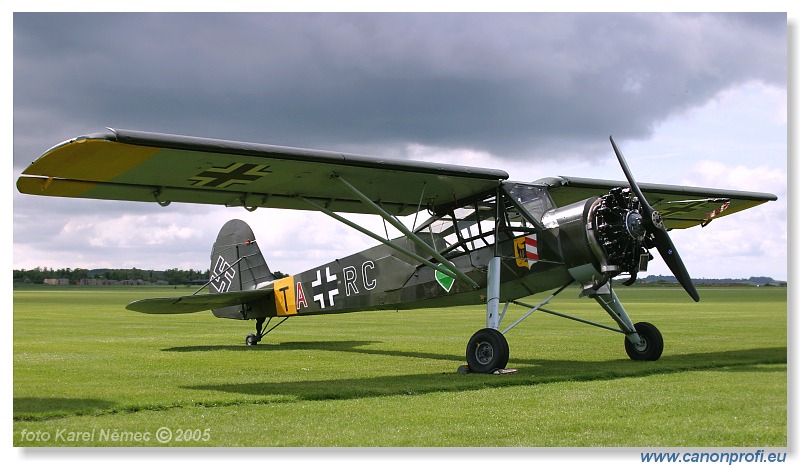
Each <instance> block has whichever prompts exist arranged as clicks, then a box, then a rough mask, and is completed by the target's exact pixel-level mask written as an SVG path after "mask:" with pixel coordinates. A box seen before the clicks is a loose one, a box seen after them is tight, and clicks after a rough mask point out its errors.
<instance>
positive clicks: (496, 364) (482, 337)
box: [467, 328, 508, 373]
mask: <svg viewBox="0 0 800 469" xmlns="http://www.w3.org/2000/svg"><path fill="white" fill-rule="evenodd" d="M506 364H508V341H506V337H505V336H504V335H503V334H502V333H501V332H500V331H498V330H497V329H489V328H486V329H481V330H479V331H478V332H476V333H475V334H473V335H472V337H471V338H470V339H469V343H468V344H467V365H469V369H470V371H472V372H474V373H491V372H492V371H494V370H496V369H498V368H505V366H506Z"/></svg>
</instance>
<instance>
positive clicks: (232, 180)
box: [189, 163, 272, 189]
mask: <svg viewBox="0 0 800 469" xmlns="http://www.w3.org/2000/svg"><path fill="white" fill-rule="evenodd" d="M267 168H269V166H267V165H264V164H252V163H231V164H229V165H228V166H225V167H218V166H212V167H211V168H209V169H207V170H205V171H203V172H202V173H200V174H198V175H197V176H194V177H191V178H189V180H190V181H194V182H193V183H192V185H193V186H203V187H217V188H219V189H225V188H227V187H228V186H231V185H233V184H242V185H245V184H248V183H250V182H252V181H256V180H258V179H261V178H262V177H264V176H266V175H267V174H269V173H271V172H272V171H268V170H267Z"/></svg>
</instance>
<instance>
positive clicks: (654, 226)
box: [608, 136, 700, 301]
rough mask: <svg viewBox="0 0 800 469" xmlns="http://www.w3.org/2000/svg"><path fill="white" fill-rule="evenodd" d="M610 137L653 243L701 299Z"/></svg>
mask: <svg viewBox="0 0 800 469" xmlns="http://www.w3.org/2000/svg"><path fill="white" fill-rule="evenodd" d="M608 138H609V140H611V146H612V147H613V148H614V154H616V155H617V160H618V161H619V165H620V166H621V167H622V172H623V173H625V178H626V179H627V180H628V184H630V186H631V190H632V191H633V193H634V194H636V197H638V198H639V204H640V205H641V208H642V212H643V213H642V215H643V217H642V218H643V222H644V225H645V227H646V228H647V231H648V232H649V233H650V234H651V235H652V237H653V241H654V243H653V244H655V247H656V249H658V253H659V254H661V258H662V259H664V262H665V263H666V264H667V267H669V270H670V271H672V274H673V275H674V276H675V278H676V279H677V280H678V282H679V283H680V284H681V286H683V289H684V290H686V293H688V294H689V296H691V297H692V299H693V300H694V301H700V295H698V294H697V289H696V288H695V287H694V283H692V277H691V276H690V275H689V272H688V271H687V270H686V266H685V265H684V264H683V260H681V256H680V254H678V250H677V249H676V248H675V245H674V244H673V243H672V239H670V237H669V234H668V233H667V230H666V228H664V225H663V224H662V223H661V221H660V219H661V216H660V215H659V214H658V213H657V212H655V210H653V207H651V206H650V203H648V202H647V199H646V198H645V197H644V194H643V193H642V190H641V189H639V185H638V184H636V180H635V179H634V178H633V172H632V171H631V169H630V168H629V167H628V163H627V162H626V161H625V157H624V156H622V152H621V151H619V148H617V144H616V142H614V137H613V136H609V137H608Z"/></svg>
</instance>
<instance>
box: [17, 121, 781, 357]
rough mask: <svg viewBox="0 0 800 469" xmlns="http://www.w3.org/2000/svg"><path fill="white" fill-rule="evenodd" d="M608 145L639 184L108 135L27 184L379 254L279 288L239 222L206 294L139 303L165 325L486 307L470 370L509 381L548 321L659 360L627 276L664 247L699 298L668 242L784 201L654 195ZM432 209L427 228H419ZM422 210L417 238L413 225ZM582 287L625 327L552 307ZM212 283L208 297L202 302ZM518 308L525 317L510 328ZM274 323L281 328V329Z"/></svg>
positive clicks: (226, 238) (42, 163) (65, 150)
mask: <svg viewBox="0 0 800 469" xmlns="http://www.w3.org/2000/svg"><path fill="white" fill-rule="evenodd" d="M609 139H610V142H611V146H612V149H613V151H614V153H615V155H616V158H617V160H618V162H619V165H620V167H621V169H622V173H623V174H624V176H625V181H608V180H600V179H587V178H576V177H563V176H560V177H550V178H543V179H539V180H537V181H534V182H530V183H528V182H515V181H509V175H508V174H507V173H506V172H505V171H501V170H496V169H487V168H476V167H466V166H457V165H445V164H437V163H429V162H417V161H405V160H391V159H381V158H375V157H367V156H362V155H354V154H346V153H338V152H331V151H320V150H308V149H301V148H292V147H283V146H275V145H265V144H256V143H246V142H236V141H228V140H217V139H208V138H199V137H188V136H179V135H168V134H160V133H151V132H142V131H131V130H114V129H110V128H109V129H107V131H106V132H102V133H98V134H90V135H85V136H80V137H77V138H73V139H70V140H68V141H66V142H63V143H60V144H58V145H56V146H54V147H53V148H51V149H50V150H48V151H47V152H45V153H44V154H43V155H42V156H41V157H39V158H38V159H37V160H36V161H34V162H33V163H32V164H31V165H30V166H29V167H28V168H27V169H25V170H24V171H23V173H22V175H21V176H20V177H19V179H18V180H17V188H18V190H19V191H20V192H21V193H24V194H32V195H43V196H56V197H78V198H90V199H107V200H127V201H139V202H155V203H158V204H159V205H161V206H166V205H169V204H170V203H172V202H179V203H180V202H183V203H198V204H214V205H224V206H228V207H244V208H245V209H247V210H248V211H253V210H256V209H257V208H259V207H270V208H281V209H290V210H313V211H318V212H322V213H324V214H326V215H328V216H330V217H332V218H334V219H336V220H337V221H339V222H341V223H343V224H345V225H347V226H349V227H351V228H353V229H355V230H357V231H358V232H361V233H363V234H365V235H367V236H369V237H371V238H373V239H374V240H375V241H377V242H378V243H379V244H377V245H376V246H375V247H372V248H369V249H367V250H365V251H362V252H359V253H356V254H353V255H350V256H348V257H345V258H342V259H335V260H333V261H331V262H328V263H327V264H324V265H321V266H319V267H316V268H313V269H310V270H307V271H305V272H302V273H299V274H295V275H289V276H284V277H280V278H278V276H276V275H274V274H273V273H272V272H271V271H270V269H269V267H268V266H267V263H266V261H265V259H264V256H263V253H262V252H261V249H260V247H259V246H260V244H259V243H258V241H257V240H256V237H255V235H254V233H253V231H252V230H251V228H250V227H249V226H248V225H247V224H246V223H245V222H243V221H241V220H235V219H234V220H230V221H228V222H227V223H225V224H224V226H223V227H222V229H221V230H220V232H219V235H218V236H217V239H216V242H215V243H214V246H213V249H212V252H211V259H210V260H211V264H210V278H209V280H208V282H207V283H206V285H204V286H203V287H201V288H200V289H198V290H197V291H196V292H194V294H191V295H184V296H179V297H174V298H150V299H143V300H139V301H134V302H132V303H130V304H129V305H127V309H129V310H132V311H138V312H142V313H150V314H175V313H192V312H198V311H205V310H211V311H212V313H213V315H214V316H216V317H219V318H230V319H238V320H255V321H256V330H255V333H251V334H248V335H247V337H246V339H245V343H246V344H247V345H256V344H258V343H259V342H260V341H261V340H262V339H263V337H264V336H265V335H267V334H268V333H269V332H271V331H273V330H274V329H275V328H276V327H278V326H279V325H281V324H283V322H285V321H286V320H287V319H288V318H291V317H297V316H311V315H317V314H329V313H348V312H356V311H375V310H398V311H399V310H408V309H419V308H430V307H445V306H462V305H485V307H486V324H485V327H483V328H481V329H479V330H478V331H477V332H475V334H474V335H472V337H471V338H470V339H469V341H468V342H467V347H466V353H465V356H466V361H467V365H466V367H465V370H466V371H468V372H474V373H498V372H503V371H506V370H507V369H506V366H507V364H508V361H509V345H508V341H507V339H506V336H505V335H506V333H508V331H509V330H511V329H512V328H513V327H515V326H517V325H518V324H519V323H520V322H521V321H523V320H524V319H526V318H527V317H529V316H530V315H531V314H533V313H534V312H537V311H540V312H544V313H547V314H552V315H556V316H559V317H563V318H567V319H571V320H574V321H578V322H581V323H584V324H588V325H591V326H596V327H600V328H603V329H607V330H610V331H614V332H617V333H621V334H623V335H624V336H625V339H624V344H625V351H626V353H627V355H628V356H629V358H631V359H632V360H645V361H653V360H658V359H659V357H660V356H661V354H662V352H663V349H664V342H663V337H662V335H661V332H660V331H659V330H658V328H656V327H655V326H654V325H652V324H650V323H648V322H637V323H634V322H633V321H632V320H631V319H630V317H629V316H628V313H627V312H626V310H625V308H624V307H623V306H622V304H621V303H620V301H619V298H618V297H617V295H616V293H615V289H614V280H618V279H617V277H618V276H619V275H623V274H627V279H624V280H619V281H620V283H621V284H622V285H623V286H626V285H631V284H632V283H633V282H634V281H635V280H636V278H637V275H638V273H639V272H642V271H646V269H647V265H648V262H649V261H650V260H652V259H653V256H652V255H651V253H650V250H652V249H653V248H655V249H656V250H657V251H658V253H659V254H660V255H661V257H662V258H663V259H664V261H665V263H666V265H667V266H668V267H669V269H670V270H671V271H672V273H673V274H674V275H675V277H676V279H677V280H678V282H679V283H680V284H681V285H682V286H683V288H684V289H685V291H686V292H687V293H688V294H689V296H690V297H691V298H692V299H693V300H694V301H699V295H698V292H697V290H696V288H695V286H694V285H693V283H692V280H691V277H690V275H689V273H688V272H687V270H686V267H685V266H684V264H683V261H682V260H681V257H680V255H679V254H678V251H677V249H676V248H675V246H674V244H673V243H672V241H671V239H670V236H669V233H668V232H669V231H670V230H672V229H684V228H690V227H693V226H697V225H700V226H705V225H707V224H708V223H711V222H712V221H714V220H716V219H717V218H720V217H723V216H727V215H730V214H733V213H736V212H738V211H741V210H745V209H748V208H751V207H755V206H757V205H759V204H762V203H765V202H767V201H773V200H777V197H776V196H775V195H773V194H768V193H757V192H742V191H732V190H718V189H707V188H694V187H683V186H673V185H663V184H645V183H642V184H639V183H637V182H636V180H635V179H634V177H633V173H632V171H631V170H630V168H629V167H628V164H627V162H626V160H625V158H624V156H623V155H622V152H621V151H620V150H619V148H618V147H617V144H616V142H615V141H614V139H613V137H610V138H609ZM354 213H357V214H362V213H363V214H373V215H377V216H379V217H381V218H382V219H383V220H384V222H385V223H388V224H389V225H391V226H393V227H394V228H396V229H397V230H399V232H400V233H402V236H400V237H396V238H393V239H390V238H389V235H388V232H387V234H386V235H385V236H384V235H383V234H379V233H375V232H374V231H371V230H369V229H367V228H365V227H364V226H361V225H359V224H358V223H355V222H353V221H352V220H350V219H348V218H347V216H346V215H347V214H354ZM425 213H427V215H428V218H427V220H426V221H424V222H422V223H420V224H419V225H418V226H417V223H416V220H417V216H418V215H419V214H425ZM415 214H416V216H415V217H414V226H412V227H411V228H409V227H407V226H406V225H405V224H404V223H402V222H401V221H400V220H399V219H398V217H403V216H407V215H415ZM573 284H576V285H577V287H578V289H579V290H580V291H579V295H580V296H582V297H588V298H590V299H593V300H595V301H596V302H597V303H598V304H599V306H600V307H601V308H602V309H603V310H604V311H605V312H607V313H608V315H609V316H610V317H611V319H612V320H613V322H614V323H615V325H616V327H614V326H609V325H606V324H602V323H599V322H595V321H590V320H587V319H584V318H580V317H575V316H572V315H569V314H565V313H562V312H558V311H554V310H552V309H549V308H546V307H545V306H547V305H548V304H549V303H550V301H552V300H553V299H554V298H555V297H556V296H557V295H559V294H560V293H561V292H563V291H564V290H566V289H567V287H569V286H570V285H573ZM206 286H207V287H208V291H209V293H200V292H201V291H203V290H204V289H205V287H206ZM543 292H549V294H548V295H547V297H546V298H544V299H543V300H542V301H540V302H539V303H538V304H535V305H533V304H529V303H526V302H524V301H521V300H520V299H522V298H525V297H529V296H531V295H534V294H537V293H543ZM511 305H515V306H519V307H523V308H525V310H526V312H525V313H524V314H522V315H521V316H520V317H519V319H517V320H516V321H514V322H513V323H512V324H510V325H508V326H506V327H503V328H501V324H502V322H503V320H504V317H505V314H506V312H507V311H508V308H509V306H511ZM276 318H277V319H276ZM273 319H275V320H276V322H277V324H275V325H274V326H272V327H271V328H269V325H270V324H271V322H272V320H273ZM462 368H464V367H463V366H462Z"/></svg>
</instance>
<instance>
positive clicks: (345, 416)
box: [13, 287, 788, 447]
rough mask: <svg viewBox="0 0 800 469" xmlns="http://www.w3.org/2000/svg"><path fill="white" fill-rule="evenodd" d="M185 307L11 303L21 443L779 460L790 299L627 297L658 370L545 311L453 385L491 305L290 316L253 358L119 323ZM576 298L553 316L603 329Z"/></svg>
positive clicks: (245, 329) (99, 296)
mask: <svg viewBox="0 0 800 469" xmlns="http://www.w3.org/2000/svg"><path fill="white" fill-rule="evenodd" d="M187 291H188V290H186V289H184V288H179V289H178V290H177V291H176V290H175V289H171V288H152V287H144V288H134V287H128V288H78V287H68V288H64V287H62V288H58V287H50V288H44V287H37V288H33V287H29V288H21V287H20V288H16V289H15V290H14V319H13V323H14V331H13V334H14V345H13V349H14V357H13V366H14V384H13V389H14V396H13V397H14V425H13V444H14V445H15V446H315V447H316V446H347V447H352V446H358V447H363V446H403V447H406V446H413V447H429V446H434V447H464V446H469V447H474V446H479V447H486V446H524V447H607V446H611V447H632V446H635V447H686V446H691V447H711V446H714V447H744V446H747V447H784V446H787V444H788V442H787V368H786V363H787V352H786V351H787V328H786V324H787V301H786V289H783V288H744V287H743V288H718V289H713V288H705V289H700V295H701V297H702V301H701V302H700V303H694V302H692V301H691V300H690V299H689V298H688V297H687V296H686V294H685V293H684V292H683V291H682V290H680V289H675V288H663V289H657V288H623V287H620V288H618V289H617V292H618V294H619V295H620V298H621V299H622V301H623V303H624V304H625V307H626V309H627V310H628V312H629V314H630V315H631V317H632V318H633V319H634V321H647V322H651V323H653V324H656V325H657V326H658V327H659V329H660V330H661V332H662V334H663V335H664V341H665V349H664V354H663V356H662V358H661V359H660V360H659V361H657V362H633V361H631V360H629V359H628V358H627V355H626V354H625V351H624V348H623V340H624V339H623V336H622V335H621V334H615V333H613V332H609V331H605V330H601V329H598V328H594V327H591V326H586V325H583V324H579V323H575V322H572V321H567V320H564V319H560V318H555V317H552V316H548V315H544V314H541V315H540V314H539V313H537V314H534V315H533V316H532V317H531V318H529V319H528V320H526V321H525V322H523V323H522V324H521V325H520V326H518V327H517V328H515V329H513V330H512V331H510V332H509V333H508V335H507V337H508V341H509V344H510V347H511V359H510V360H509V367H513V368H518V370H519V371H518V372H517V373H515V374H510V375H475V374H467V375H464V374H458V373H457V372H456V369H457V368H458V366H459V365H461V364H463V363H464V349H465V347H466V342H467V339H468V338H469V337H470V335H472V333H473V332H475V331H476V330H477V329H479V328H481V327H483V324H484V321H485V319H484V308H483V307H480V306H478V307H470V308H443V309H431V310H417V311H410V312H378V313H356V314H346V315H331V316H316V317H305V318H303V317H300V318H292V319H290V320H289V321H287V322H286V324H284V325H283V326H281V327H280V328H278V329H277V330H275V331H274V332H273V333H272V334H270V335H268V336H267V337H266V338H265V339H264V341H263V342H262V343H261V344H260V345H259V346H257V347H246V346H245V345H244V336H245V334H247V333H249V332H252V330H253V328H254V322H252V321H248V322H244V321H231V320H224V319H216V318H214V317H213V316H212V315H211V313H210V312H207V313H198V314H190V315H169V316H154V315H143V314H138V313H133V312H129V311H127V310H125V309H124V305H125V304H127V303H128V302H130V301H132V300H134V299H139V298H143V297H151V296H167V295H173V294H176V293H177V294H186V293H187ZM576 297H577V290H575V291H567V292H565V293H564V294H562V295H561V296H560V297H558V298H557V299H556V300H555V301H554V302H553V303H551V304H550V307H552V309H555V310H558V311H563V312H566V313H570V314H576V315H579V316H581V317H585V318H587V319H592V320H596V321H601V322H604V323H610V319H608V318H607V316H606V315H605V313H604V312H602V310H600V308H599V307H598V306H597V305H596V304H595V303H594V302H593V301H591V300H588V299H578V298H576ZM535 298H536V297H534V299H532V300H531V301H534V300H535ZM523 312H524V311H521V310H516V311H510V312H509V313H508V315H507V317H506V321H505V324H510V321H511V320H513V319H515V318H516V316H518V315H519V314H522V313H523ZM512 316H513V317H512ZM164 429H168V430H169V433H167V432H166V431H165V430H164ZM159 438H160V440H169V441H166V442H162V441H159Z"/></svg>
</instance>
